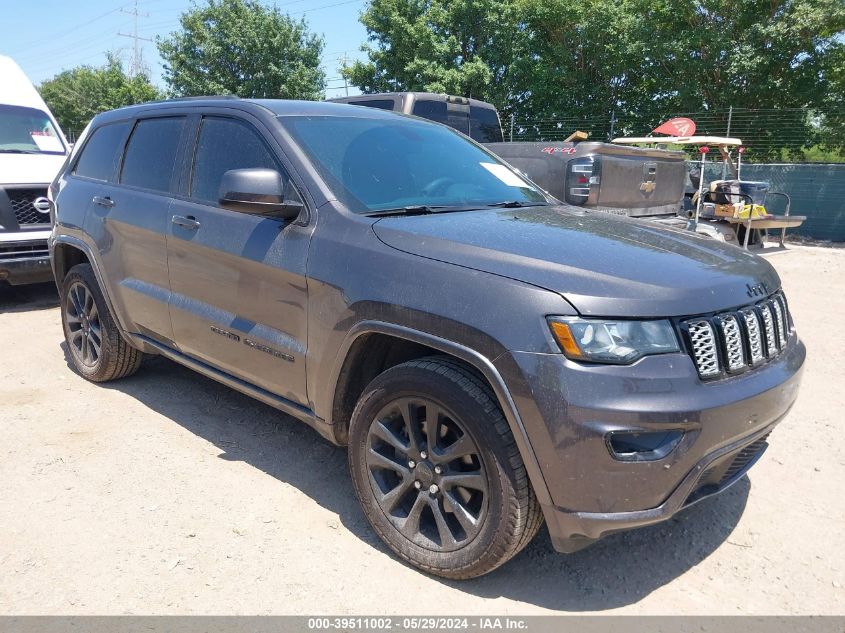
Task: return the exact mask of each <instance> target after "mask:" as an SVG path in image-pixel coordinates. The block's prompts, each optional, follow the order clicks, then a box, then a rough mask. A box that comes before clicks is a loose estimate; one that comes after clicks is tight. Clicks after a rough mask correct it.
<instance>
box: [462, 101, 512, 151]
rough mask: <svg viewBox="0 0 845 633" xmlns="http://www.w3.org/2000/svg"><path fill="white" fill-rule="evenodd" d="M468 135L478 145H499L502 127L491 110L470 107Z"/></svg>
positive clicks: (494, 112) (496, 115) (501, 139)
mask: <svg viewBox="0 0 845 633" xmlns="http://www.w3.org/2000/svg"><path fill="white" fill-rule="evenodd" d="M469 135H470V137H471V138H474V139H475V140H476V141H478V142H479V143H501V142H502V141H503V140H504V139H503V138H502V126H501V125H500V124H499V115H498V114H496V111H495V110H494V109H493V108H482V107H478V106H470V108H469Z"/></svg>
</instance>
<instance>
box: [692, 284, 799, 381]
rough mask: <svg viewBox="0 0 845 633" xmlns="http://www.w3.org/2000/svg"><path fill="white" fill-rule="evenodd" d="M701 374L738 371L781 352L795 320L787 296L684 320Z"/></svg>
mask: <svg viewBox="0 0 845 633" xmlns="http://www.w3.org/2000/svg"><path fill="white" fill-rule="evenodd" d="M681 329H682V331H684V332H685V334H686V338H687V342H688V344H689V350H690V354H691V356H692V359H693V361H694V362H695V367H696V369H697V370H698V375H699V376H700V377H701V378H704V379H710V378H716V377H719V376H724V375H725V374H737V373H740V372H743V371H746V370H747V369H749V368H751V367H755V366H757V365H760V364H761V363H763V362H765V361H767V360H771V359H772V358H775V357H776V356H778V355H779V354H780V353H781V352H782V351H783V350H784V348H785V347H786V344H787V342H788V340H789V334H790V332H791V331H792V323H791V319H790V316H789V309H788V308H787V305H786V298H785V297H784V296H783V293H781V292H778V293H777V294H775V295H773V296H772V297H770V298H769V299H766V300H765V301H761V302H759V303H757V304H754V305H750V306H745V307H743V308H740V309H739V310H736V311H733V312H725V313H722V314H717V315H714V316H712V317H695V318H692V319H687V320H685V321H682V322H681Z"/></svg>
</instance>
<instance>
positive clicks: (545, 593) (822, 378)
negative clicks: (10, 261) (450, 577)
mask: <svg viewBox="0 0 845 633" xmlns="http://www.w3.org/2000/svg"><path fill="white" fill-rule="evenodd" d="M770 258H771V261H772V263H773V264H774V265H775V266H776V267H777V268H778V270H779V272H780V273H781V275H782V277H783V280H784V286H785V289H786V292H787V296H788V297H789V299H790V305H791V308H792V311H793V314H794V317H795V320H796V322H797V325H798V328H799V333H800V335H801V336H802V338H803V339H804V341H805V342H806V344H807V347H808V350H809V360H808V363H807V367H806V373H805V377H804V386H803V390H802V393H801V396H800V398H799V401H798V403H797V404H796V406H795V408H794V409H793V412H792V413H791V415H790V416H789V417H788V418H787V420H786V421H785V422H784V423H783V424H782V425H781V426H780V427H779V428H778V429H777V430H776V431H775V433H774V434H773V436H772V438H771V443H772V445H771V448H770V449H769V451H768V452H767V453H766V454H765V455H764V457H763V458H762V459H761V461H760V462H759V463H758V464H757V465H756V466H755V468H754V469H753V470H752V471H751V474H750V478H746V479H744V480H742V481H740V482H739V483H738V484H737V485H736V486H734V488H732V489H731V490H730V491H728V492H727V493H725V494H724V495H722V496H721V497H720V498H718V499H711V500H708V501H705V502H703V503H701V504H699V505H698V506H695V507H693V508H691V509H689V510H688V511H686V512H685V513H682V515H681V516H679V517H677V518H676V519H674V520H672V521H671V522H669V523H666V524H663V525H659V526H655V527H651V528H646V529H642V530H639V531H637V532H632V533H628V534H622V535H617V536H614V537H611V538H609V539H607V540H606V541H604V542H602V543H599V544H598V545H596V546H594V547H592V548H590V549H587V550H584V551H582V552H579V553H577V554H574V555H570V556H562V555H557V554H555V553H554V551H553V550H552V548H551V545H550V543H549V539H548V535H547V534H545V533H541V536H540V537H539V538H537V539H536V541H535V542H534V543H533V544H532V545H531V546H530V547H529V548H528V549H527V550H526V551H524V552H523V553H522V554H521V555H520V556H519V557H517V558H516V559H515V560H513V561H512V562H511V563H510V564H508V565H506V566H505V567H504V568H502V569H500V570H498V571H497V572H495V573H493V574H492V575H490V576H487V577H485V578H482V579H479V580H475V581H471V582H443V581H440V580H437V579H434V578H431V577H427V576H425V575H423V574H420V573H418V572H416V571H413V570H412V569H410V568H408V567H406V566H405V565H403V564H401V563H399V562H398V561H397V560H396V559H394V558H393V557H392V556H391V555H390V554H388V553H387V551H386V548H384V547H383V546H382V545H381V544H380V542H378V541H377V540H376V538H375V537H374V536H373V534H372V533H371V531H370V529H369V528H368V526H367V524H366V522H365V520H364V517H363V516H362V514H361V512H360V511H359V509H358V506H357V504H356V502H355V500H354V498H353V495H352V489H351V485H350V482H349V479H348V476H347V473H346V462H345V454H344V451H343V450H342V449H337V448H333V447H331V446H330V445H328V444H327V443H326V442H324V441H323V440H321V439H320V438H319V437H318V436H317V435H316V433H314V432H312V431H311V430H310V429H308V428H306V427H305V426H302V425H300V424H299V423H297V422H295V421H293V420H292V419H289V418H286V417H285V416H283V415H280V414H279V413H277V412H276V411H274V410H273V409H270V408H268V407H266V406H264V405H262V404H259V403H257V402H255V401H253V400H251V399H249V398H248V397H246V396H242V395H240V394H238V393H236V392H234V391H231V390H230V389H228V388H226V387H223V386H221V385H218V384H217V383H215V382H212V381H211V380H207V379H205V378H202V377H200V376H198V375H196V374H194V373H192V372H190V371H189V370H187V369H183V368H182V367H180V366H178V365H176V364H174V363H171V362H169V361H166V360H163V359H152V360H150V361H147V362H146V364H145V367H144V368H142V370H141V371H140V372H139V373H138V374H137V375H136V376H134V377H132V378H129V379H126V380H123V381H119V382H116V383H112V384H110V385H108V386H96V385H93V384H90V383H88V382H86V381H84V380H82V379H81V378H80V377H79V376H77V375H76V374H75V373H74V372H73V371H71V370H70V369H69V367H68V365H67V363H66V361H65V356H64V352H63V347H62V335H61V328H60V318H59V311H58V308H57V307H56V304H57V300H56V297H55V291H54V289H53V288H52V287H51V286H39V287H30V288H26V289H11V288H8V287H7V288H0V358H2V363H0V411H2V416H0V437H2V438H3V440H2V444H0V613H4V614H9V613H16V614H24V613H30V614H31V613H40V614H53V613H71V614H81V613H97V614H122V613H152V614H165V613H215V614H223V613H238V614H246V613H256V614H259V613H277V614H293V613H296V614H316V613H333V614H345V613H354V614H383V613H400V614H414V615H421V614H422V615H433V614H482V613H496V614H505V613H508V614H527V613H533V612H609V611H616V612H626V613H642V614H646V613H647V614H663V613H684V614H687V613H720V614H735V613H753V614H763V613H771V614H792V613H823V614H836V613H840V614H841V613H845V589H843V585H845V548H843V533H845V495H843V492H845V486H843V481H845V433H843V428H842V411H843V410H845V363H843V362H842V359H843V352H845V327H843V324H842V319H843V314H845V249H835V248H818V247H806V246H795V247H793V248H792V249H791V250H790V251H788V252H783V253H777V254H773V255H771V256H770Z"/></svg>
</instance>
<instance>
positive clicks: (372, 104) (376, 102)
mask: <svg viewBox="0 0 845 633" xmlns="http://www.w3.org/2000/svg"><path fill="white" fill-rule="evenodd" d="M347 103H348V104H349V105H356V106H367V107H368V108H378V109H379V110H393V108H394V107H395V105H396V104H395V103H394V102H393V99H362V100H361V101H348V102H347Z"/></svg>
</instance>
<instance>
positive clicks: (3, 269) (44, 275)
mask: <svg viewBox="0 0 845 633" xmlns="http://www.w3.org/2000/svg"><path fill="white" fill-rule="evenodd" d="M0 255H2V254H0ZM0 281H7V282H9V283H10V284H12V285H13V286H17V285H23V284H37V283H43V282H46V281H53V269H52V268H51V267H50V256H49V254H40V253H36V254H34V255H27V256H24V257H10V258H8V259H7V258H3V257H2V256H0Z"/></svg>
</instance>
